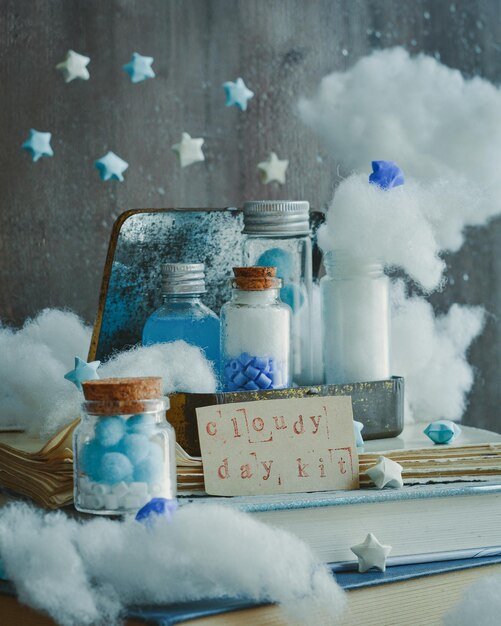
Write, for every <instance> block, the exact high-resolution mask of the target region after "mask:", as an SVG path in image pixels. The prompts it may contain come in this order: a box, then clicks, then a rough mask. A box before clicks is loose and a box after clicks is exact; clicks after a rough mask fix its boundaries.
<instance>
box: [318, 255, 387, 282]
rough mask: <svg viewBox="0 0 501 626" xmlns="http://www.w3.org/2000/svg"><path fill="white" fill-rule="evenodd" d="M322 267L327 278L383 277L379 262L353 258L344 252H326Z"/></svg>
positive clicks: (382, 269)
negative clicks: (323, 266)
mask: <svg viewBox="0 0 501 626" xmlns="http://www.w3.org/2000/svg"><path fill="white" fill-rule="evenodd" d="M324 265H325V270H326V272H327V276H329V277H331V278H347V277H352V276H366V277H370V278H379V277H380V276H384V265H383V263H382V261H381V260H379V259H374V258H370V257H360V256H354V255H353V254H351V253H350V252H348V251H346V250H335V251H330V252H327V253H326V254H325V255H324Z"/></svg>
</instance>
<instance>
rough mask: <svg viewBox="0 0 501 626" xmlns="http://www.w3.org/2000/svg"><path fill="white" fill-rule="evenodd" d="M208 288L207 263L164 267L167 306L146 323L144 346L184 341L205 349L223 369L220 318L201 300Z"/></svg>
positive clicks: (163, 305)
mask: <svg viewBox="0 0 501 626" xmlns="http://www.w3.org/2000/svg"><path fill="white" fill-rule="evenodd" d="M205 292H206V289H205V266H204V264H203V263H164V264H163V265H162V297H163V304H162V306H161V307H160V308H159V309H158V310H156V311H155V312H154V313H153V314H152V315H150V317H149V318H148V319H147V320H146V324H145V325H144V328H143V345H144V346H150V345H152V344H155V343H167V342H170V341H176V340H177V339H183V340H184V341H186V342H187V343H189V344H191V345H194V346H198V347H199V348H202V350H203V351H204V352H205V356H206V357H207V358H208V359H209V361H212V362H213V364H214V366H215V368H216V371H217V370H218V369H219V339H220V324H219V318H218V316H217V315H216V314H215V313H214V311H211V309H209V307H207V306H205V304H204V303H203V302H202V300H201V296H202V295H203V294H204V293H205Z"/></svg>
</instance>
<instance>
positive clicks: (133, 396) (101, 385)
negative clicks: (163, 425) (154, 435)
mask: <svg viewBox="0 0 501 626" xmlns="http://www.w3.org/2000/svg"><path fill="white" fill-rule="evenodd" d="M82 388H83V393H84V397H85V400H86V403H85V405H86V409H87V410H88V411H89V412H92V413H93V414H94V415H117V414H119V415H127V414H130V413H140V412H141V411H146V410H147V406H148V402H147V401H148V400H155V399H159V398H161V396H162V379H161V378H159V377H153V376H152V377H144V378H102V379H98V380H87V381H85V382H83V383H82Z"/></svg>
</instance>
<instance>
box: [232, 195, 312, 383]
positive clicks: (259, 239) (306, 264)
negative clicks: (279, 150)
mask: <svg viewBox="0 0 501 626" xmlns="http://www.w3.org/2000/svg"><path fill="white" fill-rule="evenodd" d="M309 209H310V205H309V203H308V202H305V201H291V200H283V201H282V200H254V201H251V202H246V203H245V204H244V207H243V213H244V230H243V233H244V234H245V235H246V237H245V239H244V244H243V259H244V264H245V265H248V266H252V265H257V266H274V267H276V268H277V277H279V278H281V279H282V282H283V285H282V288H281V289H280V298H281V300H282V301H283V302H285V303H286V304H288V305H289V306H290V307H291V309H292V327H291V344H292V345H291V347H292V361H291V366H292V380H293V381H294V383H296V384H297V385H311V384H315V383H319V382H321V380H318V379H316V378H318V376H316V374H315V371H317V372H318V367H315V359H317V361H318V360H320V359H319V357H318V355H316V356H315V355H314V354H313V342H312V328H311V320H312V316H311V302H312V246H311V230H310V215H309Z"/></svg>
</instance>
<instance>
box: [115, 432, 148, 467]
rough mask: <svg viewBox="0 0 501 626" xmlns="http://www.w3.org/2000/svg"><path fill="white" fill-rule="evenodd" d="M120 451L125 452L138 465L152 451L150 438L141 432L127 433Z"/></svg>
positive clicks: (121, 443)
mask: <svg viewBox="0 0 501 626" xmlns="http://www.w3.org/2000/svg"><path fill="white" fill-rule="evenodd" d="M120 452H122V453H123V454H125V456H127V457H128V458H129V460H130V462H131V463H132V464H133V465H136V464H137V463H139V462H140V461H142V460H143V459H145V458H146V457H147V456H148V454H149V453H150V440H149V439H148V437H146V436H145V435H140V434H139V433H132V434H130V435H125V437H124V438H123V439H122V441H121V442H120Z"/></svg>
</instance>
